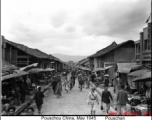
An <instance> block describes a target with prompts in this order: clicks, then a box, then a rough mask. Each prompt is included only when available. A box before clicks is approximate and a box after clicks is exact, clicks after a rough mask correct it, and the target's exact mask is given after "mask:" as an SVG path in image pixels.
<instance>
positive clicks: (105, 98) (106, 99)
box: [101, 85, 113, 113]
mask: <svg viewBox="0 0 152 120" xmlns="http://www.w3.org/2000/svg"><path fill="white" fill-rule="evenodd" d="M110 99H111V101H113V98H112V95H111V93H110V91H108V87H107V86H106V85H104V91H103V92H102V95H101V105H103V104H106V108H104V110H105V112H107V113H108V111H109V109H110Z"/></svg>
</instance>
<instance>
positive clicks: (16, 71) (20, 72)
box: [2, 70, 28, 81]
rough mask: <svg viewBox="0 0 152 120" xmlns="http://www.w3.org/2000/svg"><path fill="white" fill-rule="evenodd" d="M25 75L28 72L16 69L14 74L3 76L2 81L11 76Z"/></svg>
mask: <svg viewBox="0 0 152 120" xmlns="http://www.w3.org/2000/svg"><path fill="white" fill-rule="evenodd" d="M23 75H28V72H25V71H20V70H15V71H14V73H13V74H9V75H5V76H2V81H3V80H6V79H10V78H15V77H19V76H23Z"/></svg>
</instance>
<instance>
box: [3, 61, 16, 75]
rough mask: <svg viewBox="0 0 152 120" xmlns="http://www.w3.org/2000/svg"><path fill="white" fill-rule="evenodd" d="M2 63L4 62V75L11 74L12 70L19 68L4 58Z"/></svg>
mask: <svg viewBox="0 0 152 120" xmlns="http://www.w3.org/2000/svg"><path fill="white" fill-rule="evenodd" d="M1 64H2V75H6V74H9V72H10V71H12V70H15V69H18V67H16V66H15V65H13V64H11V63H9V62H6V61H4V60H2V62H1Z"/></svg>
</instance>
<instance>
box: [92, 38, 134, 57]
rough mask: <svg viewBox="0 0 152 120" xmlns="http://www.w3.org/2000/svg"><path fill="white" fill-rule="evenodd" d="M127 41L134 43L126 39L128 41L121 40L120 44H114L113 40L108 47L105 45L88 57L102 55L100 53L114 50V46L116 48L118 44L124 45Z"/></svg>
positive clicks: (103, 53)
mask: <svg viewBox="0 0 152 120" xmlns="http://www.w3.org/2000/svg"><path fill="white" fill-rule="evenodd" d="M129 42H133V43H134V41H132V40H128V41H125V42H123V43H121V44H116V43H115V42H113V43H112V44H111V45H109V46H108V47H106V48H104V49H102V50H99V51H97V52H96V53H95V54H93V55H92V56H89V58H91V57H99V56H102V55H105V54H106V53H108V52H110V51H112V50H114V49H116V48H118V47H120V46H122V45H124V44H127V43H129Z"/></svg>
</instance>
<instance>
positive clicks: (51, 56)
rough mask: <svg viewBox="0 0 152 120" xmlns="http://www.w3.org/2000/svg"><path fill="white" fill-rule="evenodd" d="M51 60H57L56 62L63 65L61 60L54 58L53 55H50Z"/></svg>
mask: <svg viewBox="0 0 152 120" xmlns="http://www.w3.org/2000/svg"><path fill="white" fill-rule="evenodd" d="M49 58H50V59H53V60H55V61H58V62H61V63H63V62H62V61H61V60H60V59H59V58H56V57H54V56H53V55H51V54H49Z"/></svg>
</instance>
